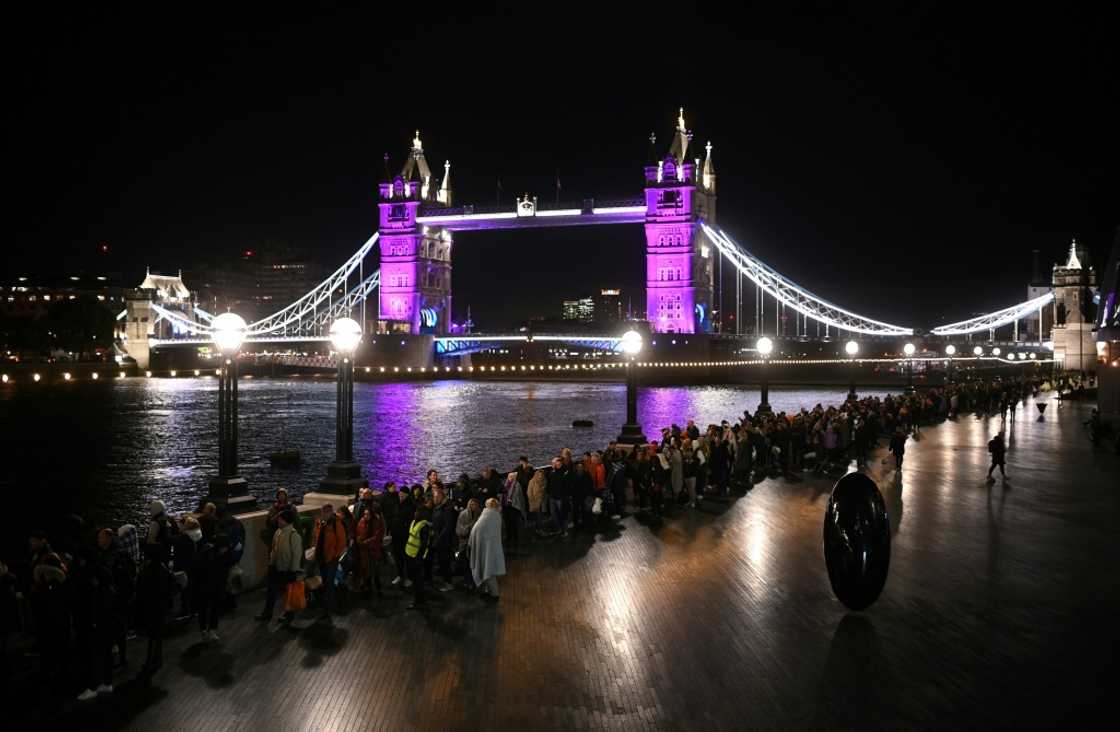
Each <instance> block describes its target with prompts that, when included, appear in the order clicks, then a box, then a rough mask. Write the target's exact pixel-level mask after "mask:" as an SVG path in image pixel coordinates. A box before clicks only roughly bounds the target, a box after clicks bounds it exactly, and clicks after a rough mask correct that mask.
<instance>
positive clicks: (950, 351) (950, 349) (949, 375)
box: [945, 343, 957, 384]
mask: <svg viewBox="0 0 1120 732" xmlns="http://www.w3.org/2000/svg"><path fill="white" fill-rule="evenodd" d="M956 352H957V347H956V346H954V345H953V344H952V343H950V344H949V345H947V346H945V355H947V356H948V357H949V368H948V369H947V370H946V371H945V383H946V384H948V383H949V382H950V381H952V379H953V356H954V355H955V354H956Z"/></svg>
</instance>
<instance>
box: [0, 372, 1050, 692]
mask: <svg viewBox="0 0 1120 732" xmlns="http://www.w3.org/2000/svg"><path fill="white" fill-rule="evenodd" d="M1039 386H1040V384H1039V382H1038V381H1033V380H1027V379H1020V380H992V381H980V380H976V381H967V382H961V383H955V384H949V385H946V386H943V387H937V388H931V389H928V390H924V391H921V392H914V393H909V394H903V395H890V396H886V397H878V396H873V397H865V398H863V399H856V398H850V399H848V400H846V401H844V402H843V403H841V404H837V405H833V406H828V407H824V406H822V405H820V404H818V405H816V406H815V407H813V408H812V409H801V410H799V411H797V412H793V413H786V412H774V411H772V410H769V409H759V410H757V411H755V412H754V413H753V414H752V413H750V412H749V411H746V412H744V413H743V415H742V416H741V417H739V418H737V419H736V420H735V421H734V422H733V423H732V422H729V421H723V422H721V423H720V424H709V425H707V426H706V428H705V429H703V430H701V429H700V427H699V426H698V425H696V424H695V422H693V421H692V420H688V421H687V422H685V424H684V425H683V426H678V425H676V424H674V425H671V426H669V427H666V428H664V429H663V430H662V431H661V434H660V436H659V438H658V439H657V440H655V441H651V442H650V443H648V444H644V445H621V444H615V443H611V444H609V445H607V446H606V447H605V449H603V450H599V451H589V452H585V453H583V454H582V455H577V454H575V453H573V451H572V450H571V449H569V448H564V449H562V450H560V451H559V453H558V454H557V455H556V456H555V457H554V458H552V460H551V461H550V463H549V464H548V465H547V466H543V467H536V466H534V465H533V464H532V463H531V462H530V461H529V459H528V458H527V457H525V456H522V457H521V458H519V460H518V462H517V465H516V467H515V468H514V469H513V470H512V471H510V472H508V473H505V474H502V473H499V472H498V471H496V470H495V469H494V468H493V467H486V468H483V470H482V471H481V472H480V473H479V475H478V476H477V477H474V478H472V477H471V476H469V475H467V474H462V475H460V476H459V477H458V478H457V479H456V480H454V481H444V480H443V479H442V478H441V476H440V475H439V473H438V472H437V471H435V470H430V471H428V473H427V475H426V476H425V477H424V479H423V480H422V481H421V482H417V483H412V484H408V483H405V482H401V483H400V484H399V485H398V483H397V482H395V481H390V482H387V483H384V484H383V485H382V486H381V490H379V491H377V492H374V491H373V490H371V489H370V488H369V487H368V484H367V485H366V486H364V487H362V488H361V489H360V490H359V492H358V493H357V495H356V496H355V497H354V500H353V501H350V500H341V501H340V502H339V504H338V505H337V506H336V505H323V506H321V507H320V508H319V509H318V510H317V511H316V512H314V515H313V516H312V517H308V516H307V515H306V514H304V515H303V516H301V514H300V513H299V511H298V509H297V507H296V506H295V505H294V504H293V503H291V501H290V499H289V496H288V493H287V491H286V490H285V489H283V488H281V489H279V490H278V491H277V494H276V500H275V502H274V503H273V504H272V505H271V506H270V507H269V509H268V514H267V518H266V519H265V523H264V528H263V529H262V530H261V532H260V535H259V537H257V538H253V539H247V538H246V536H245V530H244V527H243V526H242V524H241V522H240V521H239V520H238V519H237V517H236V516H234V515H232V514H229V513H225V512H223V511H221V510H220V509H219V508H218V507H217V506H215V505H214V504H213V503H206V504H203V505H201V506H200V507H199V510H198V511H197V512H193V513H191V514H189V515H185V516H181V517H177V518H173V517H171V516H169V515H168V513H167V511H166V509H165V506H164V504H163V503H162V502H161V501H158V500H157V501H153V502H152V503H151V504H150V506H149V516H148V521H147V525H146V526H145V527H144V528H143V531H142V532H141V530H140V529H138V528H137V527H136V526H135V525H132V524H125V525H123V526H120V527H119V528H117V529H112V528H109V527H97V528H96V530H95V531H93V532H88V531H87V527H86V525H85V523H84V522H83V521H82V520H81V519H80V518H78V517H76V516H71V517H67V521H66V523H65V526H64V529H63V530H62V531H61V532H59V535H58V536H55V537H48V536H47V535H46V533H45V532H42V531H36V532H34V533H33V534H32V535H31V537H30V559H29V561H28V563H27V565H26V567H25V568H24V569H25V571H24V572H22V573H20V575H19V576H17V573H15V572H9V571H8V569H7V568H6V567H3V565H0V579H2V582H0V589H2V590H3V593H4V594H3V600H4V611H5V617H4V628H5V631H4V632H5V634H6V635H5V645H6V640H7V634H8V632H9V630H10V629H11V628H12V627H14V626H15V624H16V619H15V617H14V615H13V616H11V617H9V608H10V607H11V606H12V605H13V604H14V599H15V598H16V597H17V596H18V595H20V594H26V596H27V597H28V598H29V600H30V608H31V614H32V616H33V619H34V623H33V625H34V632H35V637H36V645H37V649H38V654H39V672H40V674H41V675H42V678H43V679H44V681H46V682H48V683H54V682H60V681H61V680H63V679H68V680H69V682H70V683H73V682H75V681H77V682H78V684H77V686H79V687H81V691H80V693H79V694H78V699H81V700H89V699H93V698H96V697H97V696H99V695H103V694H111V693H112V691H113V677H114V671H115V670H116V669H119V668H125V667H127V666H128V665H129V660H128V645H129V641H130V640H132V639H133V638H135V637H137V634H140V635H143V636H144V637H145V638H146V641H147V648H146V656H145V660H144V663H143V664H142V666H141V669H140V674H139V677H140V678H141V679H150V678H151V676H152V675H153V674H155V673H156V672H157V671H158V670H159V668H160V667H161V665H162V639H163V636H164V633H165V626H166V625H167V623H168V621H169V618H179V619H193V620H196V621H197V623H198V628H199V635H200V641H201V642H202V643H207V644H213V643H218V642H220V638H219V636H218V634H217V631H218V625H219V619H220V617H221V615H222V614H223V612H225V611H226V610H228V609H230V608H231V607H234V606H236V599H235V597H236V592H237V590H238V589H239V587H238V576H239V573H240V568H239V567H238V563H239V562H240V560H241V557H242V555H243V554H244V552H245V542H246V541H249V540H253V541H258V540H259V541H260V542H262V544H263V547H262V550H263V551H266V552H267V556H268V573H267V580H266V591H265V600H264V606H263V608H262V611H261V612H260V613H259V614H258V615H256V619H257V620H258V621H261V622H270V621H272V620H273V618H274V615H275V611H276V605H277V603H278V602H279V603H282V606H283V607H282V611H281V615H280V618H279V620H280V622H281V623H290V622H291V621H292V620H293V619H295V618H296V617H298V616H299V614H300V613H307V612H309V611H308V610H307V607H308V604H309V598H310V599H311V603H312V604H314V605H315V606H316V609H317V611H318V613H319V619H321V620H322V621H324V622H331V617H332V616H333V615H334V614H336V613H337V611H338V606H339V594H340V592H344V593H345V594H346V595H347V596H348V597H349V598H350V600H351V602H353V601H355V599H357V600H358V601H360V598H363V597H376V598H381V597H383V593H384V591H385V589H386V588H387V587H388V588H394V589H396V590H401V591H405V592H408V593H409V594H410V595H411V603H410V604H409V605H408V607H409V608H410V609H417V610H419V609H423V608H425V607H426V606H427V604H428V602H429V601H430V599H431V598H430V597H429V596H430V594H431V591H437V592H448V591H451V590H453V589H454V588H456V587H459V588H464V589H469V590H472V591H475V592H477V593H478V594H479V595H480V596H481V597H483V598H485V599H487V600H488V601H491V602H494V601H497V599H498V597H499V587H498V578H499V577H501V576H503V575H504V574H505V570H506V567H505V561H506V556H507V548H508V550H509V552H511V553H514V552H519V551H522V550H523V549H524V548H525V545H527V544H528V543H532V542H539V541H557V540H563V539H564V538H566V537H568V536H570V535H571V533H572V532H593V531H601V530H604V529H606V528H608V527H609V526H610V524H611V523H613V522H615V521H617V520H619V519H620V518H622V516H623V515H624V514H625V512H626V511H627V509H628V508H633V509H635V510H637V511H639V512H642V513H644V514H647V515H648V516H649V517H650V518H651V520H653V521H659V520H660V519H661V518H662V517H663V516H664V514H665V513H666V512H667V511H670V512H676V511H687V510H689V509H690V508H693V507H696V506H697V505H698V504H699V503H700V502H702V501H704V500H705V499H706V498H712V497H717V496H729V495H731V494H743V493H745V492H746V491H747V490H749V489H750V488H751V487H752V486H753V485H754V484H755V483H756V482H757V481H758V480H760V479H761V478H762V477H766V476H771V477H775V476H782V475H795V474H798V473H802V472H805V471H810V472H813V473H815V474H822V475H832V474H836V473H842V472H844V471H846V470H847V469H848V467H849V465H850V463H851V461H853V460H854V461H855V462H856V464H857V466H865V465H866V464H867V463H868V461H869V460H870V458H871V456H872V453H873V450H874V449H875V448H876V447H877V446H878V445H879V443H880V441H881V440H882V439H884V438H886V439H887V440H888V450H889V453H890V454H891V455H892V456H893V458H894V460H895V463H896V466H897V467H898V468H901V466H902V462H903V458H904V455H905V451H906V443H907V440H908V438H909V437H910V436H911V435H916V434H918V433H919V432H920V430H921V428H922V426H923V425H926V424H928V423H930V422H933V421H935V420H940V419H944V418H953V417H955V416H956V415H958V414H959V413H962V412H966V411H971V412H974V413H976V415H977V416H978V417H982V416H985V415H995V414H1000V415H1003V417H1004V418H1005V419H1008V418H1009V419H1014V414H1015V406H1016V404H1017V403H1018V401H1019V400H1020V399H1025V398H1026V397H1027V396H1028V395H1029V394H1031V393H1037V390H1038V388H1039ZM1001 432H1002V430H1001ZM997 442H998V444H996V445H995V446H994V447H993V443H997ZM989 450H990V451H991V452H992V468H991V469H990V470H989V477H991V474H992V471H993V470H994V469H995V468H996V467H999V469H1000V471H1001V473H1002V471H1003V467H1004V456H1005V453H1006V447H1005V446H1004V444H1003V440H1002V435H996V437H995V438H993V441H992V443H989ZM885 460H886V459H884V461H885ZM90 537H92V540H91V539H90ZM3 655H4V660H3V663H4V667H3V671H4V677H5V680H6V679H7V677H8V665H7V664H8V661H7V655H8V654H7V653H6V652H5V653H4V654H3Z"/></svg>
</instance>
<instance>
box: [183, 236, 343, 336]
mask: <svg viewBox="0 0 1120 732" xmlns="http://www.w3.org/2000/svg"><path fill="white" fill-rule="evenodd" d="M322 275H323V270H322V268H321V266H320V265H319V264H318V262H317V261H316V260H315V259H314V258H312V257H311V256H310V254H309V253H308V252H307V251H306V250H304V249H302V248H300V247H295V246H290V245H263V246H261V247H253V248H248V249H245V250H244V251H242V252H241V256H240V257H238V258H237V259H236V260H233V261H226V262H221V263H216V262H214V263H210V264H208V265H206V266H203V267H200V268H198V269H196V270H195V271H193V272H191V273H189V279H190V281H191V283H192V285H193V287H194V290H195V292H196V294H197V295H198V304H199V305H201V306H202V307H203V308H205V309H206V310H209V311H210V312H215V313H220V312H224V311H227V310H231V311H233V312H235V313H238V314H239V315H241V316H242V317H244V318H246V319H255V318H262V317H264V316H266V315H271V314H272V313H274V312H276V311H277V310H280V309H281V308H283V307H285V306H287V305H290V304H291V303H293V302H295V301H296V300H298V299H299V298H300V297H302V296H303V295H305V294H307V292H308V291H310V290H311V289H313V288H314V287H315V286H316V285H317V284H319V282H320V281H321V280H322ZM355 284H356V283H355Z"/></svg>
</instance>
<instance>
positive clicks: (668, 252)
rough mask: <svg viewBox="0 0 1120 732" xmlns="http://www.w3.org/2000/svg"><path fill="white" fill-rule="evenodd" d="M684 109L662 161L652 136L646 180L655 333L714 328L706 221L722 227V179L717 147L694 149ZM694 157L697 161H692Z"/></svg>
mask: <svg viewBox="0 0 1120 732" xmlns="http://www.w3.org/2000/svg"><path fill="white" fill-rule="evenodd" d="M691 142H692V132H691V131H690V130H689V129H688V128H687V127H685V123H684V109H683V108H682V109H681V110H680V113H679V116H678V117H677V128H676V129H675V130H673V142H672V145H670V147H669V152H668V154H666V155H665V156H664V157H663V158H658V157H657V151H656V144H657V138H656V137H655V136H654V135H650V152H651V155H650V162H649V164H648V165H647V166H646V169H645V178H646V189H645V191H646V318H647V319H648V320H649V323H650V327H651V329H652V330H653V332H654V333H705V332H709V331H710V330H711V329H712V303H713V299H714V298H713V290H714V270H715V268H714V260H715V257H716V256H718V255H717V253H716V252H715V251H713V250H712V248H711V247H710V245H708V244H707V242H705V241H704V240H703V239H704V234H703V230H702V229H701V228H700V223H701V221H704V222H706V223H708V224H709V225H713V226H714V225H715V222H716V174H715V167H714V165H713V164H712V146H711V143H708V145H707V146H706V147H705V149H704V155H705V157H704V160H703V163H701V159H700V154H699V152H700V151H699V150H696V151H695V153H694V151H693V150H690V148H689V146H690V144H691ZM690 156H691V157H690Z"/></svg>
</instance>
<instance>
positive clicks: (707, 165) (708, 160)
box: [702, 140, 716, 193]
mask: <svg viewBox="0 0 1120 732" xmlns="http://www.w3.org/2000/svg"><path fill="white" fill-rule="evenodd" d="M704 150H705V152H706V155H705V157H704V174H703V178H702V180H703V183H704V188H705V189H706V190H708V191H710V192H712V193H715V191H716V166H715V163H713V162H712V143H711V141H710V140H709V141H708V144H707V145H705V146H704Z"/></svg>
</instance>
